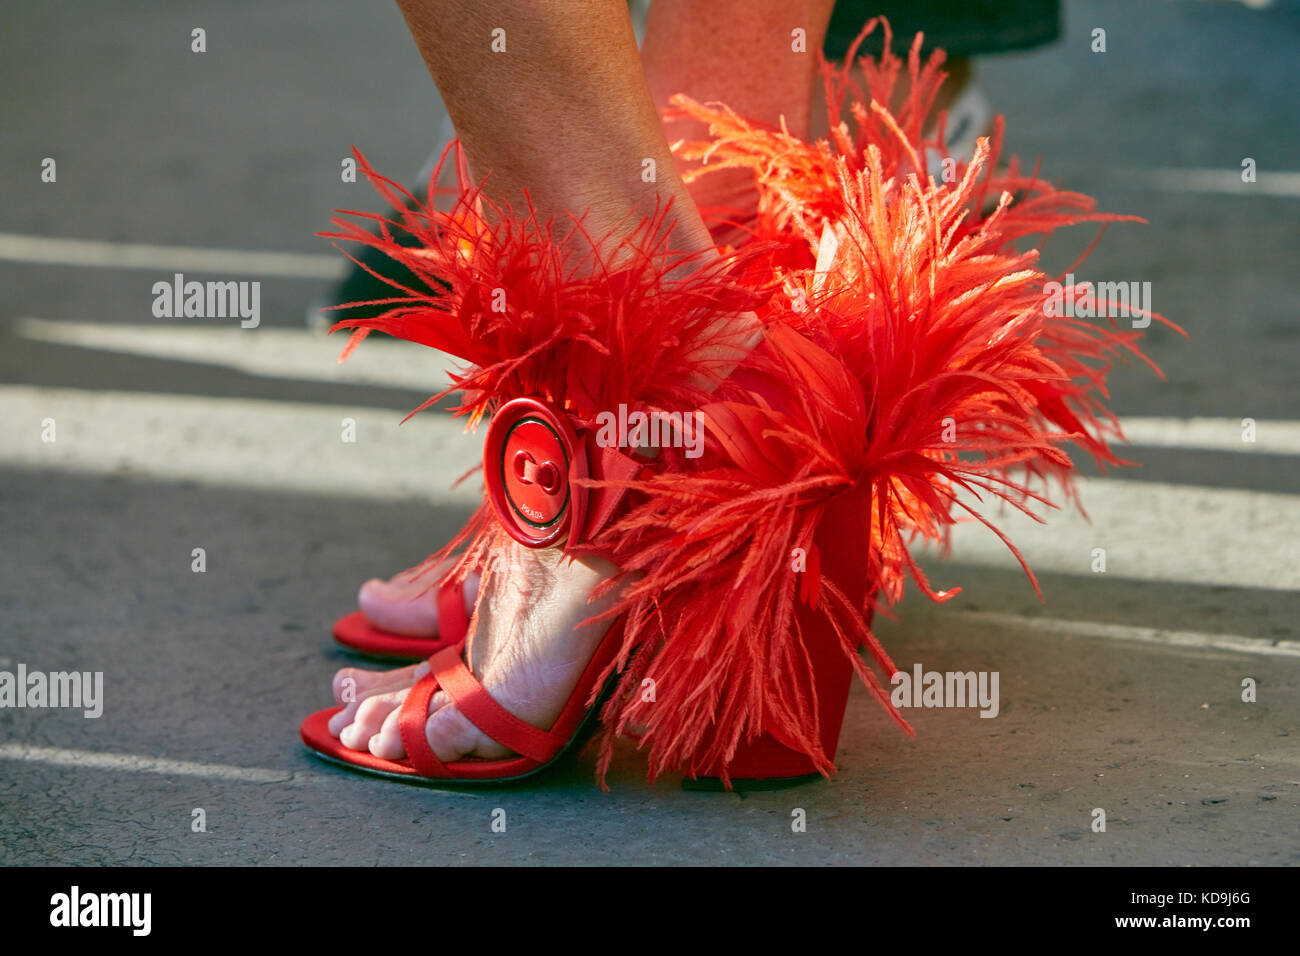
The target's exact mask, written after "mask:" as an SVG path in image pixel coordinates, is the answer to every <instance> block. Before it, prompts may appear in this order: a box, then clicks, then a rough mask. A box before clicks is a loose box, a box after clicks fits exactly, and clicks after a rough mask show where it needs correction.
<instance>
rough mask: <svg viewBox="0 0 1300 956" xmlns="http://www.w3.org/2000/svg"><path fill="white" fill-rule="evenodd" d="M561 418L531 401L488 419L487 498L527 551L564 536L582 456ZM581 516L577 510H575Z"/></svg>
mask: <svg viewBox="0 0 1300 956" xmlns="http://www.w3.org/2000/svg"><path fill="white" fill-rule="evenodd" d="M577 448H578V439H577V435H576V434H575V432H574V430H573V426H572V425H571V424H570V423H569V420H568V418H567V417H566V416H564V415H563V414H561V413H559V412H558V411H556V410H555V409H554V408H552V407H551V406H549V405H547V404H546V403H544V402H540V401H538V400H537V399H532V398H517V399H514V400H513V401H510V402H507V403H506V404H504V405H502V406H501V407H500V408H499V409H498V410H497V413H496V414H495V415H494V416H492V424H491V425H490V426H489V427H488V433H487V440H486V442H485V444H484V448H483V471H484V479H485V482H486V484H487V489H488V497H489V499H490V500H491V502H492V505H493V507H494V508H495V509H496V512H497V515H498V517H500V519H501V522H502V524H503V525H505V528H506V530H507V531H508V532H509V533H510V536H511V537H513V538H514V539H515V540H516V541H519V542H521V543H523V544H526V545H528V546H529V547H534V548H542V547H546V546H547V545H550V544H554V543H555V542H556V541H559V540H560V539H561V538H563V537H564V536H565V535H566V534H567V533H568V531H569V526H570V524H571V523H572V520H571V519H572V516H573V513H574V510H575V509H574V507H573V504H574V502H573V501H572V499H573V498H574V496H575V494H577V495H579V496H580V495H581V489H575V488H572V487H571V486H570V478H571V477H574V476H576V477H585V475H586V460H585V456H580V455H577V454H576V453H575V451H576V449H577ZM577 510H578V511H581V510H582V509H581V508H579V509H577Z"/></svg>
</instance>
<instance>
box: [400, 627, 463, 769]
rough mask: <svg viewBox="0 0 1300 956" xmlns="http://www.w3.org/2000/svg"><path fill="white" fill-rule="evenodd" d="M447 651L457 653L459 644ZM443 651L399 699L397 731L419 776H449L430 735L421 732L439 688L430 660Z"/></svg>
mask: <svg viewBox="0 0 1300 956" xmlns="http://www.w3.org/2000/svg"><path fill="white" fill-rule="evenodd" d="M447 650H448V651H452V652H453V653H457V654H459V652H460V649H459V648H458V647H449V648H447ZM445 653H446V651H439V652H438V654H435V655H434V656H433V658H431V659H430V665H431V666H430V670H429V673H427V674H425V675H424V676H423V677H421V678H420V679H419V680H418V681H416V683H415V686H414V687H412V688H411V689H410V691H408V692H407V694H406V700H404V701H402V709H401V711H400V713H398V715H397V730H398V733H400V734H401V735H402V746H403V747H404V748H406V756H407V757H408V758H409V759H410V761H411V766H412V767H414V768H415V770H416V772H417V773H419V774H420V776H422V777H434V778H437V777H444V778H445V777H448V776H450V774H449V773H448V772H447V768H446V766H445V765H444V764H443V762H442V761H441V760H439V759H438V758H437V756H436V755H435V754H434V752H433V748H432V747H430V746H429V738H428V736H427V735H426V734H425V731H424V727H425V724H427V723H428V721H429V701H431V700H433V695H434V694H435V693H436V692H437V690H438V678H437V676H436V675H435V674H434V672H433V669H432V661H433V660H436V659H437V658H438V656H439V655H440V654H445Z"/></svg>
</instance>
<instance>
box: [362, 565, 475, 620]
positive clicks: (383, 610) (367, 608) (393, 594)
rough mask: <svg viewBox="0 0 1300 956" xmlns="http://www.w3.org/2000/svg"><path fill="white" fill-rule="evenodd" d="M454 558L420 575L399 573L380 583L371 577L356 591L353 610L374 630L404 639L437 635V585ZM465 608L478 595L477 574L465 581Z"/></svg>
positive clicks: (379, 580)
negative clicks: (357, 611)
mask: <svg viewBox="0 0 1300 956" xmlns="http://www.w3.org/2000/svg"><path fill="white" fill-rule="evenodd" d="M454 560H455V559H454V558H448V559H447V560H446V561H444V562H442V563H441V564H439V565H437V566H436V567H434V568H433V569H431V570H429V571H427V572H425V573H424V574H417V573H416V572H415V571H403V572H402V573H401V574H398V575H395V576H394V577H392V578H389V579H388V580H387V581H384V580H382V579H380V578H371V579H370V580H369V581H367V582H366V583H365V584H363V585H361V590H360V591H358V592H357V607H358V608H360V610H361V613H362V614H364V615H365V616H366V620H368V621H369V622H370V623H371V624H373V625H374V626H375V627H377V628H379V629H380V630H384V631H389V632H390V633H393V634H402V635H404V636H406V637H426V638H427V637H437V636H438V583H439V582H440V581H441V580H442V578H443V576H444V575H445V574H446V573H447V571H448V569H449V568H450V567H451V565H452V562H453V561H454ZM464 593H465V607H467V608H472V607H473V606H474V600H475V598H476V597H477V596H478V575H477V574H474V573H473V572H471V573H470V574H469V575H467V576H466V578H465V592H464Z"/></svg>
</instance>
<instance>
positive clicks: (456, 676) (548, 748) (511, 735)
mask: <svg viewBox="0 0 1300 956" xmlns="http://www.w3.org/2000/svg"><path fill="white" fill-rule="evenodd" d="M429 666H430V668H431V669H432V670H431V673H432V674H433V675H434V676H435V678H436V680H437V684H438V686H439V687H441V688H442V689H443V690H445V691H446V692H447V696H448V697H450V698H451V699H452V700H453V701H455V703H456V707H457V708H459V710H460V712H461V713H462V714H463V715H464V716H465V718H466V719H467V720H469V722H470V723H472V724H473V725H474V726H475V727H477V728H478V729H479V730H481V731H483V733H485V734H487V735H488V736H489V737H491V738H492V739H493V740H495V741H496V742H497V743H499V744H501V745H502V746H503V747H509V748H510V749H511V750H513V751H514V752H515V753H517V754H519V755H521V756H524V757H528V758H529V759H530V760H536V761H537V762H538V763H547V762H549V761H550V760H552V759H553V758H554V757H555V755H556V754H558V753H559V752H560V751H561V750H563V749H564V745H565V744H566V743H567V742H568V741H567V740H566V739H564V738H557V737H556V736H555V735H554V734H551V733H549V732H547V731H545V730H539V729H538V728H536V727H534V726H532V725H531V724H528V723H525V722H524V721H522V720H520V719H519V718H518V717H516V716H515V715H514V714H512V713H510V711H508V710H506V709H505V708H504V707H502V706H501V705H500V704H498V703H497V702H496V700H495V699H493V697H492V695H491V694H489V693H488V692H487V690H486V689H485V688H484V687H483V685H482V684H480V683H479V682H478V679H477V678H476V677H475V676H474V674H473V673H472V672H471V671H470V669H469V668H468V667H466V666H465V662H464V661H463V660H461V657H460V652H459V649H456V648H448V649H447V650H445V651H439V652H438V653H437V654H435V655H433V657H431V658H429ZM409 696H410V695H408V699H409ZM407 753H410V751H409V750H408V751H407Z"/></svg>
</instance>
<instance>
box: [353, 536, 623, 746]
mask: <svg viewBox="0 0 1300 956" xmlns="http://www.w3.org/2000/svg"><path fill="white" fill-rule="evenodd" d="M614 571H615V569H614V567H613V566H612V565H610V564H609V563H608V562H606V561H601V560H599V559H582V560H578V561H569V560H568V559H566V558H564V557H563V556H562V555H561V554H560V553H559V552H558V551H555V550H532V549H529V548H525V547H523V546H521V545H516V544H512V545H511V546H510V550H509V551H508V552H507V553H506V554H505V555H503V556H502V563H501V566H500V567H499V568H498V569H497V570H496V571H495V572H494V573H493V574H492V576H491V577H490V579H489V583H488V589H487V591H486V592H485V593H484V594H483V596H482V599H481V603H480V607H479V617H478V622H477V626H476V627H475V629H474V634H473V635H472V637H471V638H470V644H469V648H470V653H469V655H468V664H469V667H470V670H471V671H473V673H474V676H475V677H477V678H478V680H479V681H480V682H481V683H482V684H483V686H484V687H485V688H486V690H487V691H488V693H490V694H491V695H492V696H493V697H494V698H495V699H496V700H497V701H498V702H499V703H500V704H501V706H502V707H504V708H505V709H506V710H508V711H510V713H512V714H514V715H515V716H516V717H518V718H519V719H521V720H523V721H525V722H526V723H529V724H532V725H533V726H535V727H540V728H543V729H545V728H549V727H550V726H551V725H552V724H553V723H554V722H555V720H556V718H557V717H558V716H559V714H560V711H561V710H562V709H563V707H564V704H565V702H566V701H567V700H568V698H569V696H570V695H571V694H572V693H573V690H574V688H575V686H576V685H577V682H578V678H579V677H580V676H581V675H582V672H583V671H584V670H585V669H586V666H587V664H588V662H589V661H590V660H591V657H592V655H593V654H594V653H595V651H596V647H597V645H598V644H599V643H600V640H601V638H602V637H604V635H605V632H606V631H607V630H608V628H609V624H608V622H601V623H600V624H597V625H589V626H586V627H579V626H578V625H579V624H580V623H581V622H582V621H583V620H585V619H586V618H588V617H590V616H591V615H593V614H595V613H597V612H598V611H601V610H604V609H605V608H606V607H608V606H609V605H610V603H611V602H612V601H613V600H614V597H613V596H612V595H611V596H609V597H606V598H604V599H602V601H601V602H600V603H593V604H589V603H588V602H587V596H588V594H589V593H590V592H591V589H592V588H593V587H594V586H595V585H597V584H599V583H600V582H601V581H603V580H605V579H606V578H608V577H609V576H611V575H612V574H613V573H614ZM428 669H429V665H428V664H427V663H422V664H416V665H413V666H410V667H403V668H399V669H397V670H393V671H382V672H381V671H363V670H358V669H356V668H351V667H348V668H344V669H342V670H340V671H339V672H338V673H337V674H335V676H334V698H335V700H336V701H337V702H338V703H339V704H342V705H343V706H344V709H343V710H342V711H340V712H339V713H338V714H336V715H335V716H334V717H333V718H331V720H330V732H331V733H332V734H334V735H335V736H337V737H338V738H339V740H340V741H341V742H342V743H343V744H344V746H346V747H350V748H352V749H353V750H369V751H370V752H371V753H373V754H375V755H376V756H378V757H384V758H387V759H390V760H397V759H400V758H401V757H403V756H404V755H405V750H404V748H403V746H402V739H401V735H400V734H399V732H398V728H397V719H398V714H399V712H400V709H401V705H402V701H403V700H404V699H405V697H406V692H407V690H408V689H409V688H410V687H411V685H413V684H414V683H415V682H416V681H417V680H419V678H420V677H422V676H423V675H424V674H425V673H426V672H427V671H428ZM425 734H426V736H427V738H428V741H429V745H430V746H431V747H432V748H433V752H434V754H435V755H436V756H437V757H438V759H439V760H441V761H443V762H444V763H445V762H447V761H451V760H457V759H460V758H461V757H466V756H473V757H486V758H500V757H505V756H507V755H509V753H510V751H509V750H507V749H506V748H505V747H503V746H501V745H500V744H498V743H497V742H496V741H494V740H492V739H491V738H489V737H487V736H486V735H485V734H483V733H482V732H481V731H480V730H479V729H478V728H477V727H475V726H474V725H473V724H472V723H470V722H469V720H467V719H466V718H465V717H464V716H462V715H461V713H460V711H459V710H458V709H457V708H456V706H455V705H454V704H453V703H451V701H450V699H449V698H448V697H447V695H446V694H445V693H443V692H442V691H439V692H438V693H436V694H435V695H434V696H433V699H432V701H431V702H430V704H429V719H428V722H427V723H426V724H425Z"/></svg>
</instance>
